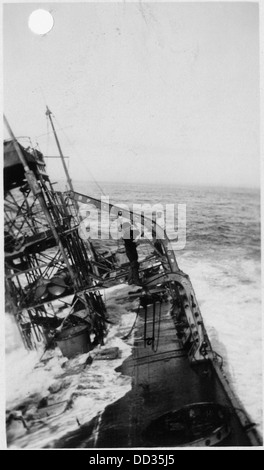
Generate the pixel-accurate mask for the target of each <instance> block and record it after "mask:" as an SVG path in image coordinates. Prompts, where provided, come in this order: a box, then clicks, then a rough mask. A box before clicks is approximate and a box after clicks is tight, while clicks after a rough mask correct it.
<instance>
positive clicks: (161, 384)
mask: <svg viewBox="0 0 264 470" xmlns="http://www.w3.org/2000/svg"><path fill="white" fill-rule="evenodd" d="M169 306H170V304H168V303H161V304H160V310H159V309H158V313H156V318H155V324H154V329H155V332H156V333H155V338H156V339H155V341H154V344H147V342H146V341H145V338H146V336H148V335H150V336H151V335H152V333H153V320H152V319H153V311H152V308H153V307H152V306H149V307H148V317H147V322H146V323H145V311H144V309H140V311H139V316H138V320H137V323H136V327H135V329H134V332H133V350H132V355H131V356H130V357H129V358H128V359H127V360H125V361H124V363H123V364H122V366H121V368H120V372H122V374H124V375H129V376H131V378H132V388H131V391H129V392H128V393H127V394H126V395H125V396H124V397H122V398H121V399H119V400H118V401H116V402H115V403H113V404H111V405H109V406H107V408H106V409H105V410H104V412H103V413H102V414H101V415H100V416H99V417H97V418H95V419H93V420H92V421H91V422H89V423H87V424H84V425H83V426H81V427H80V428H79V429H78V430H76V431H75V432H73V433H70V434H68V435H67V436H65V437H64V438H63V439H61V440H60V441H59V442H57V443H56V447H60V448H78V447H82V448H134V447H136V448H138V447H143V448H148V447H150V448H153V447H172V448H173V447H177V442H175V441H174V438H173V435H172V436H168V435H164V436H160V437H159V441H158V442H157V437H156V438H155V431H153V432H152V423H153V426H155V420H156V419H157V418H159V417H160V416H162V415H164V414H166V413H169V412H171V411H173V410H178V409H180V408H182V407H183V406H185V405H189V404H194V403H203V402H214V403H217V404H220V405H223V406H225V407H227V408H228V409H229V410H231V413H230V428H231V432H230V433H229V435H228V436H227V437H226V438H225V439H224V440H223V439H222V440H220V441H221V442H220V441H219V444H217V446H252V445H261V444H260V442H259V441H258V439H257V435H256V434H255V430H254V428H252V427H251V426H249V427H250V430H249V429H246V424H245V423H247V421H246V420H245V422H244V424H243V422H242V423H241V419H239V414H237V410H235V408H234V407H235V406H236V405H237V407H239V406H240V404H239V403H238V402H236V398H234V397H233V396H232V395H230V394H231V393H232V392H231V389H230V390H229V386H228V382H227V381H225V379H224V377H221V372H219V371H220V369H218V368H217V367H215V365H214V363H213V362H212V361H205V362H200V363H197V364H195V365H191V364H190V362H189V358H188V355H187V352H186V351H185V349H184V347H183V345H182V342H181V340H180V339H179V338H178V336H177V332H176V329H175V325H174V321H173V319H172V317H171V314H170V308H169ZM229 391H230V394H229ZM230 397H231V398H230ZM234 400H235V401H234ZM239 410H240V411H239V412H240V413H241V409H240V408H239ZM241 416H242V421H243V411H242V415H241ZM254 439H255V440H254ZM205 442H206V444H205V443H203V445H208V446H209V445H211V442H210V439H207V440H206V441H205ZM199 445H201V446H202V444H201V443H200V444H197V445H196V446H199ZM196 446H195V447H196Z"/></svg>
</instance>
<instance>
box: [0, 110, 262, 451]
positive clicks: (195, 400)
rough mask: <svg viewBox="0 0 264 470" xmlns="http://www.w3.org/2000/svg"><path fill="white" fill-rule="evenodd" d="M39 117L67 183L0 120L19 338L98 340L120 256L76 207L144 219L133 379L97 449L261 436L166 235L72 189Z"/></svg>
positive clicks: (104, 425) (78, 439) (70, 441)
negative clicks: (83, 334) (85, 230)
mask: <svg viewBox="0 0 264 470" xmlns="http://www.w3.org/2000/svg"><path fill="white" fill-rule="evenodd" d="M47 116H48V117H49V119H50V122H51V124H52V128H53V131H54V136H55V139H56V142H57V144H58V150H59V153H60V156H61V159H62V162H63V166H64V169H65V171H66V176H67V180H68V185H69V189H70V190H69V191H65V192H60V191H55V190H54V184H53V183H51V181H50V179H49V176H48V175H47V173H46V165H45V159H44V156H43V154H42V153H41V152H40V151H39V150H37V149H35V148H32V147H28V148H25V147H24V146H22V145H21V144H20V143H19V142H18V140H17V139H16V138H15V136H14V134H13V132H12V130H11V128H10V126H9V124H8V122H7V120H6V119H5V123H6V126H7V128H8V130H9V134H10V140H7V141H5V142H4V192H5V199H4V203H5V209H4V213H5V225H4V230H5V233H4V238H5V272H6V297H7V303H8V304H9V308H11V309H12V312H13V314H14V317H15V319H16V323H17V325H18V328H19V331H20V333H21V337H22V339H23V342H24V345H25V347H26V348H27V349H34V348H35V347H36V344H37V343H38V342H44V344H45V345H46V348H52V347H54V341H55V343H56V341H57V340H58V341H59V335H63V333H64V332H65V331H66V332H67V331H68V329H69V328H73V329H74V328H76V329H77V331H78V329H79V330H81V329H82V328H85V329H86V331H88V339H87V342H86V345H84V349H83V352H87V351H89V350H91V349H92V348H94V347H95V346H97V345H100V344H101V345H102V344H103V342H104V337H105V335H106V334H107V323H108V322H111V318H108V314H107V309H106V306H105V303H104V300H103V294H102V291H103V289H107V288H109V287H112V286H118V285H120V284H121V283H124V282H126V281H127V279H128V275H129V263H128V260H127V259H126V257H125V256H124V255H123V252H124V250H123V247H120V243H117V241H116V240H107V241H106V240H103V239H98V240H93V241H91V240H90V239H83V238H81V237H80V236H79V231H78V229H79V226H80V222H81V220H80V215H79V208H80V204H88V203H89V204H93V205H94V206H95V207H96V208H97V209H98V211H99V212H100V211H101V210H108V211H109V213H111V217H112V218H113V219H115V218H116V219H118V217H120V216H121V217H123V218H126V219H128V220H131V224H134V226H136V227H137V228H138V229H139V230H142V227H144V230H146V229H147V231H149V233H151V234H152V236H153V239H152V240H148V239H144V240H143V241H142V242H141V243H140V245H139V247H138V252H139V266H140V268H139V274H140V277H141V284H142V285H141V287H138V289H136V291H135V290H132V291H131V292H130V293H129V294H128V297H129V298H130V299H131V300H135V299H137V300H138V314H137V319H136V322H135V325H134V330H135V332H134V340H133V341H134V342H133V354H132V356H131V357H130V358H129V359H128V360H126V361H125V363H124V364H123V366H122V372H123V374H127V375H131V376H132V378H133V381H132V389H131V391H130V392H129V393H128V394H127V395H126V396H125V397H123V398H122V399H121V400H119V401H118V402H117V403H114V404H112V405H110V406H109V407H107V408H106V410H105V411H104V413H103V414H102V417H101V424H100V428H99V431H98V439H97V444H96V445H97V447H127V446H132V447H143V446H167V447H168V446H172V447H175V446H193V447H201V446H216V445H219V446H220V445H222V446H224V445H226V446H258V445H261V438H260V436H259V435H258V432H257V430H256V428H255V425H254V423H251V421H250V418H249V417H248V415H247V413H246V411H245V410H244V409H243V407H242V406H241V404H240V403H239V401H238V399H237V397H236V396H235V394H234V393H233V391H232V390H231V387H230V384H229V382H228V380H227V379H226V377H225V375H224V372H223V368H222V364H221V360H219V356H218V355H217V354H216V353H215V352H214V351H213V349H212V346H211V344H210V341H209V338H208V336H207V333H206V329H205V326H204V323H203V319H202V315H201V312H200V309H199V306H198V302H197V299H196V296H195V293H194V290H193V287H192V284H191V282H190V279H189V277H188V276H187V275H186V274H185V273H183V272H182V271H181V270H180V269H179V266H178V264H177V261H176V258H175V253H174V251H173V248H172V245H171V242H170V240H169V238H168V236H167V235H166V232H165V236H164V230H163V229H162V228H161V227H159V226H158V225H157V223H156V221H155V220H154V219H153V220H151V219H148V218H146V217H144V215H142V214H138V215H136V216H135V214H132V212H130V211H129V210H124V209H122V208H119V207H117V206H115V205H112V204H107V203H103V207H102V205H101V201H99V200H97V199H95V198H92V197H90V196H86V195H83V194H79V193H77V192H75V191H74V189H73V186H72V183H71V179H70V176H69V174H68V171H67V167H66V165H65V161H64V157H63V154H62V150H61V147H60V144H59V141H58V138H57V134H56V131H55V128H54V125H53V121H52V117H51V112H50V111H49V109H47ZM101 238H102V237H101ZM157 241H158V245H157ZM120 253H122V256H119V254H120ZM117 296H118V293H117ZM79 346H80V345H79ZM66 355H67V354H66ZM120 409H121V413H120ZM95 425H96V424H93V423H90V424H89V426H88V427H87V432H86V437H85V438H84V437H83V435H84V433H83V432H82V434H80V431H78V432H77V431H76V433H72V434H70V435H69V436H67V439H66V440H64V441H63V443H61V446H62V447H65V446H68V447H74V446H76V447H78V446H79V445H82V447H84V446H86V447H90V446H93V444H92V442H93V441H91V440H90V439H89V436H90V435H91V434H92V432H93V427H94V426H95ZM82 431H83V430H82ZM113 431H114V432H113Z"/></svg>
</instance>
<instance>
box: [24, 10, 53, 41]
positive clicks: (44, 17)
mask: <svg viewBox="0 0 264 470" xmlns="http://www.w3.org/2000/svg"><path fill="white" fill-rule="evenodd" d="M53 24H54V20H53V16H52V15H51V14H50V13H49V12H48V11H47V10H35V11H33V12H32V13H31V15H30V17H29V20H28V27H29V29H31V31H32V32H33V33H35V34H40V35H41V34H47V33H49V32H50V30H51V29H52V27H53Z"/></svg>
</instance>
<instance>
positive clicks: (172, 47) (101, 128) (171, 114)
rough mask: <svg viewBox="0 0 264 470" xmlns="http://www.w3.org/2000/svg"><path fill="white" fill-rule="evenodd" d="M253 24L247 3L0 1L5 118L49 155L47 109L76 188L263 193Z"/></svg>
mask: <svg viewBox="0 0 264 470" xmlns="http://www.w3.org/2000/svg"><path fill="white" fill-rule="evenodd" d="M37 8H45V9H47V10H48V11H50V12H51V13H52V15H53V18H54V27H53V29H52V30H51V32H50V33H48V34H47V35H45V36H38V35H35V34H33V33H32V32H31V31H30V30H29V28H28V18H29V15H30V13H31V12H32V11H33V10H35V9H37ZM258 22H259V12H258V4H257V3H244V2H243V3H239V2H235V3H225V2H209V3H200V2H195V3H188V2H187V3H186V2H185V3H180V2H171V3H162V2H161V3H156V2H154V3H153V2H149V3H140V2H139V3H130V2H118V3H112V2H108V3H100V2H97V3H89V2H86V3H41V2H38V3H35V4H34V3H30V4H29V3H22V4H10V3H9V4H5V5H4V9H3V39H4V41H3V44H4V54H3V64H4V112H5V114H6V116H7V119H8V121H9V123H10V125H11V127H12V129H13V131H14V133H15V135H16V136H30V137H31V139H32V141H33V142H35V141H37V142H38V144H39V146H40V149H41V150H42V152H43V153H44V154H47V155H52V156H55V155H58V151H57V149H56V146H55V142H54V138H53V136H52V135H51V133H50V127H49V126H48V122H47V117H46V115H45V106H46V104H48V106H49V108H50V109H51V111H52V112H53V115H54V123H55V126H56V128H57V131H58V136H59V139H60V143H61V147H62V149H63V152H64V154H65V155H66V156H69V157H70V159H69V169H70V173H71V176H72V178H73V179H74V180H90V179H91V177H94V178H95V179H96V180H98V181H111V182H115V181H116V182H135V183H137V182H140V183H144V182H145V183H152V184H155V183H169V184H175V185H177V184H178V185H210V186H211V185H217V186H239V187H241V186H242V187H244V186H245V187H258V186H259V185H260V142H259V140H260V123H259V119H260V116H259V115H260V109H259V108H260V96H259V29H258V28H259V25H258ZM5 136H7V134H6V133H5ZM48 169H49V171H50V172H51V174H52V176H53V177H54V178H59V176H61V174H62V169H61V163H60V162H59V160H49V162H48Z"/></svg>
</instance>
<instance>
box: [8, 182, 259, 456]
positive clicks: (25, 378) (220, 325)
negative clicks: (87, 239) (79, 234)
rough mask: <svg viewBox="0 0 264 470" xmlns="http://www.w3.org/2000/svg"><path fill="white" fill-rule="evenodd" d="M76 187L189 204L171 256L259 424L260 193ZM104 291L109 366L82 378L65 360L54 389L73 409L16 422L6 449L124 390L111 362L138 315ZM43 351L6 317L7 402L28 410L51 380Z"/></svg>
mask: <svg viewBox="0 0 264 470" xmlns="http://www.w3.org/2000/svg"><path fill="white" fill-rule="evenodd" d="M61 187H62V186H61ZM74 187H75V189H76V191H78V192H80V193H83V194H90V195H91V196H95V197H100V194H101V189H102V190H103V192H104V194H105V195H107V196H109V197H110V201H111V202H113V203H116V204H121V203H123V204H128V205H129V206H131V205H132V204H135V203H137V204H138V203H140V204H158V203H159V204H162V205H163V206H164V205H165V204H175V210H176V212H175V213H176V215H177V205H178V204H185V205H186V245H185V247H184V248H183V249H181V250H176V252H175V253H176V258H177V262H178V264H179V267H180V269H181V270H183V271H184V272H185V273H187V274H188V275H189V276H190V279H191V282H192V284H193V287H194V290H195V293H196V297H197V299H198V302H199V306H200V310H201V313H202V316H203V318H204V322H205V326H206V329H207V332H208V335H209V338H210V340H211V343H212V346H213V348H214V350H215V351H216V352H217V353H218V354H220V355H221V356H222V357H223V360H224V370H225V373H226V375H227V377H228V379H229V381H230V382H231V385H232V387H233V388H234V390H235V392H236V394H237V396H238V397H239V399H240V401H241V402H242V403H243V405H244V407H245V409H246V410H247V412H248V413H249V415H250V417H251V419H252V420H253V422H254V423H256V425H257V427H258V430H259V431H260V432H262V359H261V358H262V322H261V246H260V245H261V244H260V191H259V190H253V189H245V188H241V189H240V188H203V187H178V186H173V185H156V184H155V185H154V184H153V185H151V184H148V185H144V184H130V183H126V184H125V183H123V184H120V183H100V188H99V187H98V186H96V185H95V184H94V183H84V182H74ZM176 220H177V219H176ZM168 231H169V232H170V230H168ZM174 244H175V243H174ZM175 248H177V246H175ZM123 288H124V292H125V290H126V287H125V286H124V287H123ZM107 296H108V297H107V306H108V308H109V312H110V314H112V315H113V317H114V318H115V324H114V325H113V326H112V327H111V329H110V331H109V335H108V338H107V341H106V345H107V346H113V345H116V344H118V347H119V348H120V351H121V352H122V355H121V358H119V359H116V360H114V361H112V363H111V366H109V363H108V364H106V365H105V364H104V361H100V363H99V361H97V362H96V361H94V363H93V364H92V366H91V367H90V368H89V374H88V375H87V374H86V375H83V376H81V377H76V376H75V377H73V376H72V375H71V365H68V366H69V369H67V370H68V371H69V374H68V378H67V374H65V382H64V385H63V387H62V389H61V391H60V392H59V393H60V394H61V398H62V401H63V400H64V399H65V400H66V399H69V397H72V396H74V412H73V411H70V412H68V413H66V415H65V414H61V415H59V416H57V417H54V418H51V419H50V423H49V425H48V426H47V425H46V424H43V423H42V424H41V423H38V425H36V427H35V428H34V432H32V433H25V430H23V429H22V427H21V426H20V428H19V426H18V429H17V430H16V431H15V432H14V433H13V434H12V433H11V435H10V436H9V445H10V447H11V448H12V447H13V448H16V447H22V448H40V447H44V446H47V447H49V446H52V442H53V440H54V439H55V434H56V438H58V437H60V436H62V435H63V434H65V433H66V432H67V431H68V430H71V429H74V427H76V419H78V421H81V422H82V423H84V422H87V421H89V419H92V418H93V417H94V416H100V413H101V412H102V411H103V410H104V408H105V406H107V405H108V404H110V403H112V402H113V401H115V400H117V399H118V398H119V397H121V396H123V395H124V394H125V393H127V391H128V390H129V389H130V387H131V383H130V380H129V378H128V377H124V376H122V375H120V374H119V373H118V372H116V370H115V369H116V368H117V367H118V366H119V365H120V364H121V363H122V361H123V360H124V359H125V358H126V357H128V356H129V355H130V352H131V345H130V344H129V342H124V341H123V340H122V337H123V335H124V334H125V333H126V332H128V331H129V330H130V328H131V326H132V324H133V321H134V318H135V314H134V313H133V311H132V310H131V305H129V304H127V305H125V304H124V305H122V308H121V307H120V306H115V303H114V299H115V289H111V290H110V292H109V293H108V294H107ZM40 355H41V351H36V352H31V353H28V352H26V351H24V349H23V348H22V345H21V343H20V340H19V337H18V335H17V332H16V327H15V325H14V323H13V321H12V319H11V317H10V315H6V387H7V404H6V407H7V410H12V409H13V408H14V407H15V406H17V404H18V403H19V402H20V401H23V400H25V398H27V397H28V398H29V399H31V400H32V407H31V408H32V409H31V412H32V413H33V414H34V406H36V403H37V400H38V399H39V398H40V397H41V396H43V394H45V393H47V394H48V389H49V387H50V386H52V385H54V383H57V382H58V377H59V373H60V371H61V367H62V366H63V363H64V362H65V359H64V358H62V356H61V355H60V354H59V353H58V351H56V353H55V354H54V355H53V356H52V357H50V358H49V360H47V363H46V365H44V366H43V365H41V366H40V365H39V362H38V361H39V357H40ZM73 361H75V362H72V366H73V365H75V366H76V361H77V362H78V361H82V360H81V359H78V358H77V359H74V360H73ZM69 362H71V361H69ZM80 365H81V363H80ZM68 366H67V367H68ZM80 385H81V386H80ZM87 390H89V396H88V397H87ZM57 397H58V396H57ZM95 438H96V437H95Z"/></svg>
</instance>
